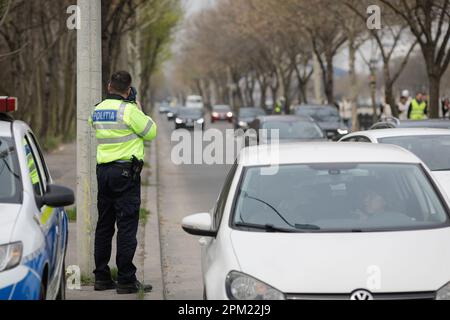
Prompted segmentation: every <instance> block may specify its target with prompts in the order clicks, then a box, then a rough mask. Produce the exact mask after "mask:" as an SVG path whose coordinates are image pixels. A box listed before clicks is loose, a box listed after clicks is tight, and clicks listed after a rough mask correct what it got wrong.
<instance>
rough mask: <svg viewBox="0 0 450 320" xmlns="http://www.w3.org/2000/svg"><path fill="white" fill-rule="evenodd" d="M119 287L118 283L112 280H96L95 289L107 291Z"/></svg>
mask: <svg viewBox="0 0 450 320" xmlns="http://www.w3.org/2000/svg"><path fill="white" fill-rule="evenodd" d="M116 288H117V284H116V283H115V282H114V281H112V280H109V281H95V285H94V290H95V291H107V290H114V289H116Z"/></svg>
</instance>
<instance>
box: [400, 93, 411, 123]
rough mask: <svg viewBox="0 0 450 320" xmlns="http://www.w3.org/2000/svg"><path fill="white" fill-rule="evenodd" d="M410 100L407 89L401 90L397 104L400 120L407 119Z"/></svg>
mask: <svg viewBox="0 0 450 320" xmlns="http://www.w3.org/2000/svg"><path fill="white" fill-rule="evenodd" d="M411 102H412V99H411V97H410V94H409V91H408V90H403V91H402V95H401V97H400V100H399V102H398V104H397V106H398V112H399V119H400V120H407V119H408V110H409V107H410V105H411Z"/></svg>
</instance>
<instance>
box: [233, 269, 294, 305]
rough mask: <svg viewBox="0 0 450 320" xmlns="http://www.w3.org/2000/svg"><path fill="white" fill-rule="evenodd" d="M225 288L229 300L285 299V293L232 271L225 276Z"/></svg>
mask: <svg viewBox="0 0 450 320" xmlns="http://www.w3.org/2000/svg"><path fill="white" fill-rule="evenodd" d="M226 289H227V294H228V298H229V299H231V300H285V299H286V297H285V295H284V294H283V293H282V292H280V291H278V290H276V289H274V288H272V287H271V286H269V285H267V284H265V283H263V282H261V281H259V280H256V279H255V278H252V277H250V276H248V275H246V274H243V273H240V272H236V271H232V272H230V273H229V274H228V276H227V281H226Z"/></svg>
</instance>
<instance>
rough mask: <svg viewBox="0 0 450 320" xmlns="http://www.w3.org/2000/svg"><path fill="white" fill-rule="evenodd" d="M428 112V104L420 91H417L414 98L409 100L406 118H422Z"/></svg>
mask: <svg viewBox="0 0 450 320" xmlns="http://www.w3.org/2000/svg"><path fill="white" fill-rule="evenodd" d="M427 114H428V106H427V102H426V101H425V99H424V97H423V94H422V93H420V92H419V93H417V95H416V98H415V99H414V100H413V101H411V104H410V106H409V109H408V119H410V120H424V119H425V118H426V116H427Z"/></svg>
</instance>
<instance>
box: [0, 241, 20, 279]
mask: <svg viewBox="0 0 450 320" xmlns="http://www.w3.org/2000/svg"><path fill="white" fill-rule="evenodd" d="M22 251H23V245H22V242H16V243H10V244H7V245H2V246H0V272H2V271H6V270H10V269H13V268H15V267H17V266H18V265H19V264H20V261H21V260H22Z"/></svg>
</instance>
